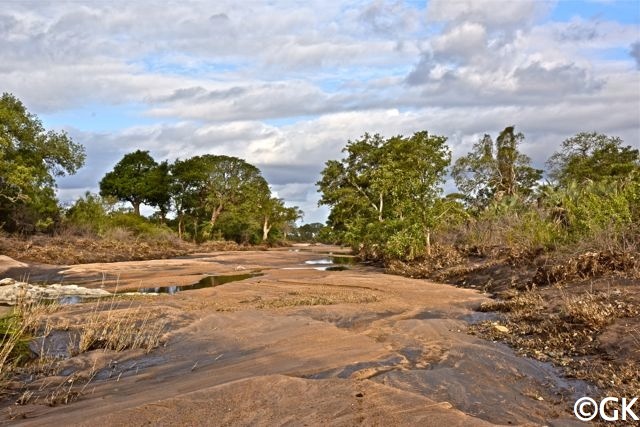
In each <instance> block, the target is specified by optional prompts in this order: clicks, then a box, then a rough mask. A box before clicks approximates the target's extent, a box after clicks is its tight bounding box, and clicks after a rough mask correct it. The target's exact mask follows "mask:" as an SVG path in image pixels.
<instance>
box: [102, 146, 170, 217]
mask: <svg viewBox="0 0 640 427" xmlns="http://www.w3.org/2000/svg"><path fill="white" fill-rule="evenodd" d="M160 175H161V174H160V173H159V172H158V164H157V163H156V161H155V160H154V159H153V157H151V155H150V154H149V152H148V151H141V150H136V151H134V152H133V153H129V154H125V155H124V157H123V158H122V160H120V161H119V162H118V163H117V164H116V165H115V167H114V168H113V170H112V171H111V172H108V173H107V174H106V175H105V176H104V177H103V178H102V180H101V181H100V195H101V196H103V197H106V196H113V197H115V198H117V199H118V200H120V201H124V202H129V203H131V205H132V206H133V212H134V213H135V214H136V215H140V205H141V204H142V203H145V204H150V205H154V204H156V203H157V202H158V200H159V199H160V198H159V197H158V182H159V181H160V180H161V177H160ZM162 190H163V191H164V188H163V189H162ZM167 190H168V188H167Z"/></svg>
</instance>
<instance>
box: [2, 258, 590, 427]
mask: <svg viewBox="0 0 640 427" xmlns="http://www.w3.org/2000/svg"><path fill="white" fill-rule="evenodd" d="M337 250H338V249H337V248H329V247H302V248H299V249H298V250H297V251H294V250H289V249H279V250H270V251H255V252H251V251H244V252H213V253H200V254H191V255H189V256H186V257H183V258H179V259H168V260H157V261H135V262H119V263H97V264H79V265H74V266H68V267H65V266H47V265H13V266H12V267H7V269H5V270H6V271H4V273H3V275H2V277H8V276H10V275H12V274H13V275H18V274H22V275H24V274H25V272H26V271H27V270H28V272H29V276H30V280H31V281H34V282H49V283H63V284H76V285H80V286H83V287H88V288H99V289H104V290H107V291H109V292H118V291H137V290H140V289H145V290H148V289H153V290H154V291H155V293H154V294H152V295H142V296H139V297H136V296H130V295H129V296H126V297H115V298H112V299H110V300H107V301H104V300H100V301H97V302H96V301H93V302H90V301H88V302H83V303H78V304H74V305H66V306H61V307H59V308H58V309H57V310H55V312H53V313H51V314H48V316H49V317H48V321H49V322H50V325H54V326H52V327H50V328H49V329H50V330H49V331H48V338H44V339H43V338H40V341H38V342H37V343H39V346H36V347H37V348H40V349H41V351H42V353H43V355H46V354H47V353H50V354H49V356H57V357H58V360H56V361H55V362H52V363H51V365H50V366H47V369H44V367H43V365H42V362H39V361H38V360H37V359H36V360H34V361H33V362H32V364H35V365H36V366H38V363H40V366H41V369H40V370H39V371H37V372H36V370H35V369H34V370H33V371H32V373H31V374H30V375H26V374H23V375H20V376H18V377H16V378H14V379H13V381H11V382H9V383H7V384H6V388H5V393H4V399H3V401H2V410H1V411H0V415H1V416H2V422H4V423H12V424H13V423H24V424H28V425H142V424H149V423H150V424H153V425H158V424H159V425H170V424H184V425H246V424H252V425H254V424H257V425H274V424H293V425H317V424H327V423H331V424H333V425H354V424H366V425H372V424H373V425H450V426H454V425H460V426H463V425H464V426H468V425H479V426H482V425H493V424H499V425H558V426H560V425H561V426H567V425H572V424H573V423H575V425H580V424H579V423H577V422H576V421H575V420H574V418H573V416H572V414H571V411H572V405H573V402H574V401H575V400H576V398H577V397H581V396H584V395H589V392H590V390H589V388H588V386H587V385H586V384H585V383H581V382H577V381H569V380H566V379H563V378H562V377H560V376H559V374H558V371H557V370H556V369H555V368H553V367H552V366H551V365H549V364H545V363H542V362H539V361H536V360H533V359H529V358H524V357H520V356H518V355H516V354H515V353H514V351H512V350H511V349H510V348H508V347H507V346H505V345H502V344H498V343H493V342H490V341H486V340H483V339H481V338H478V337H476V336H473V335H470V334H468V333H467V330H468V328H469V325H470V324H471V323H473V322H477V321H481V320H487V319H489V320H491V318H492V316H494V314H491V313H479V312H477V311H476V309H477V308H478V307H479V306H480V305H481V304H482V303H486V302H487V301H489V299H488V298H487V296H486V295H484V294H482V293H480V292H479V291H475V290H470V289H461V288H456V287H453V286H449V285H444V284H437V283H432V282H429V281H426V280H417V279H409V278H404V277H399V276H392V275H386V274H383V273H382V272H381V271H379V270H377V269H375V268H372V267H366V266H358V265H348V269H346V270H342V271H328V270H325V269H324V268H325V267H327V265H326V264H324V263H323V261H322V260H323V259H327V258H328V257H327V254H326V252H328V251H333V252H334V253H335V252H337ZM338 260H339V261H347V260H344V259H334V261H338ZM4 262H5V263H8V262H9V261H6V260H5V261H4ZM0 269H1V267H0ZM251 273H259V274H251ZM237 274H242V275H243V276H242V278H244V280H238V281H232V282H228V283H225V284H222V285H219V282H215V281H211V286H208V285H206V279H207V277H210V276H218V275H237ZM16 278H18V279H19V278H20V277H16ZM202 279H205V282H201V280H202ZM194 283H201V284H202V283H205V285H203V286H202V287H201V288H200V289H191V290H189V285H192V284H194ZM218 285H219V286H218ZM171 287H172V288H171ZM162 289H165V290H168V289H173V291H174V292H175V293H173V294H166V293H162V292H161V291H162ZM107 305H110V306H109V308H110V311H109V315H111V316H114V315H117V316H122V317H123V318H126V319H142V318H144V319H145V320H144V323H143V324H142V325H143V326H144V328H146V330H147V331H148V330H153V331H156V333H155V334H154V335H153V336H154V337H156V338H157V343H155V344H158V346H157V347H155V345H149V346H148V347H146V348H144V347H142V348H138V349H134V350H131V349H128V350H122V351H116V350H105V349H101V348H100V349H93V350H92V349H90V348H88V349H86V351H82V352H80V351H78V348H75V347H74V345H75V344H74V343H73V340H74V337H73V333H70V332H69V331H70V330H73V326H74V325H78V324H82V323H83V322H87V319H91V320H92V321H93V320H96V319H98V318H99V315H100V313H101V312H102V310H103V308H104V307H105V306H107ZM132 312H133V313H134V315H131V314H130V313H132ZM127 313H129V314H127ZM56 325H58V326H56ZM62 325H66V329H65V328H63V326H62ZM137 325H140V323H137ZM496 326H499V325H496ZM56 328H59V330H58V329H56ZM141 333H142V332H141ZM36 339H37V337H36ZM153 347H155V348H153ZM25 372H26V371H25ZM52 396H54V397H56V398H57V399H52V398H51V397H52ZM65 398H66V399H65Z"/></svg>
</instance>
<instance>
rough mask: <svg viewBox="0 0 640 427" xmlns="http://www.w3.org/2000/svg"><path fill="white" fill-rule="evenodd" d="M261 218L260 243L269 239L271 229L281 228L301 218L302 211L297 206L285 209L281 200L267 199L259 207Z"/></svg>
mask: <svg viewBox="0 0 640 427" xmlns="http://www.w3.org/2000/svg"><path fill="white" fill-rule="evenodd" d="M259 209H260V214H261V217H262V241H263V242H266V241H267V240H268V239H269V232H271V230H272V229H273V227H274V226H275V227H280V228H281V227H282V226H284V225H285V224H287V223H291V222H295V221H296V220H297V219H299V218H300V217H301V216H302V211H300V209H298V207H297V206H293V207H286V206H285V205H284V201H283V200H282V199H278V198H275V197H269V198H268V199H266V200H264V201H263V202H262V203H261V204H260V206H259Z"/></svg>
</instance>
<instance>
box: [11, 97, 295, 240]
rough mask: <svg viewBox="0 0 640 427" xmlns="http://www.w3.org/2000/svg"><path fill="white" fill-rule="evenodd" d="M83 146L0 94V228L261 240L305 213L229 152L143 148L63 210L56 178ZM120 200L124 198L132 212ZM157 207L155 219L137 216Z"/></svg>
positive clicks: (77, 159) (79, 160)
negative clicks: (171, 155) (169, 156)
mask: <svg viewBox="0 0 640 427" xmlns="http://www.w3.org/2000/svg"><path fill="white" fill-rule="evenodd" d="M85 159H86V154H85V150H84V147H83V146H82V145H80V144H77V143H75V142H74V141H73V140H72V139H71V138H70V137H69V135H67V134H66V133H65V132H53V131H47V130H45V129H44V126H43V125H42V122H41V121H40V119H39V118H38V117H37V116H35V115H34V114H32V113H30V112H28V111H27V109H26V108H25V106H24V105H23V104H22V102H21V101H20V100H19V99H17V98H16V97H14V96H13V95H11V94H8V93H4V94H3V95H2V97H0V228H1V229H2V230H4V231H7V232H10V233H22V234H32V233H34V232H45V231H48V232H51V231H52V230H55V229H56V228H60V227H65V226H67V227H68V226H77V227H80V228H83V229H85V230H88V231H91V232H95V233H98V234H101V233H104V232H105V230H106V229H111V228H114V227H123V228H126V229H129V230H134V231H137V232H141V233H142V232H144V233H158V232H163V231H168V230H169V227H173V228H174V229H175V230H176V232H177V233H178V235H179V237H180V238H184V239H190V240H195V241H203V240H208V239H227V240H235V241H237V242H248V243H259V242H265V241H270V240H274V239H278V238H282V237H285V234H286V233H287V232H288V231H289V229H290V228H292V223H293V222H295V221H296V220H297V219H299V218H300V217H301V216H302V211H300V210H299V209H298V208H297V207H286V206H285V204H284V201H283V200H282V199H279V198H277V197H274V196H273V194H272V193H271V190H270V188H269V185H268V183H267V181H266V180H265V179H264V178H263V177H262V174H261V172H260V170H259V169H258V168H256V167H255V166H253V165H251V164H249V163H247V162H246V161H244V160H242V159H239V158H236V157H230V156H218V155H211V154H205V155H202V156H195V157H191V158H186V159H177V160H175V161H174V162H173V163H170V162H168V161H166V160H165V161H162V162H157V161H156V160H155V159H153V157H152V156H151V155H150V154H149V152H148V151H141V150H137V151H134V152H131V153H128V154H125V155H124V157H123V158H122V159H121V160H120V161H119V162H118V163H117V164H116V165H115V166H114V168H113V170H111V171H110V172H108V173H107V174H106V175H105V176H104V177H103V178H102V179H101V180H100V183H99V187H100V194H99V195H98V194H86V195H85V196H84V197H81V198H80V199H78V200H77V201H76V202H75V203H74V204H73V205H72V206H70V207H69V208H68V209H62V208H61V207H60V205H59V203H58V200H57V199H56V196H55V190H56V182H55V178H57V177H61V176H65V175H71V174H74V173H76V172H77V170H78V169H79V168H81V167H82V166H83V165H84V161H85ZM118 203H128V204H130V205H131V208H132V211H133V212H131V213H129V212H128V211H127V209H123V208H122V207H121V206H119V205H118ZM141 205H148V206H150V207H153V208H155V213H154V215H153V220H154V221H147V220H146V219H145V218H142V217H141V216H140V207H141Z"/></svg>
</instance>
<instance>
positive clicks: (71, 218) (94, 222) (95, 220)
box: [65, 191, 113, 234]
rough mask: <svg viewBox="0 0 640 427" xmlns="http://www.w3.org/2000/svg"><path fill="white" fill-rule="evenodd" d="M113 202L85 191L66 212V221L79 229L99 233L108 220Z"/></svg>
mask: <svg viewBox="0 0 640 427" xmlns="http://www.w3.org/2000/svg"><path fill="white" fill-rule="evenodd" d="M112 208H113V204H112V203H109V202H108V201H107V199H104V198H102V197H100V196H99V195H97V194H91V193H90V192H88V191H87V192H86V193H85V195H84V197H80V198H79V199H78V200H76V202H75V203H74V204H73V206H71V207H70V208H69V209H68V210H67V212H66V215H65V217H66V222H67V223H68V224H70V225H73V226H74V227H76V228H78V229H79V230H80V231H86V232H92V233H95V234H99V233H100V232H102V231H104V230H105V228H106V225H107V222H108V213H109V211H110V210H111V209H112Z"/></svg>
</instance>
